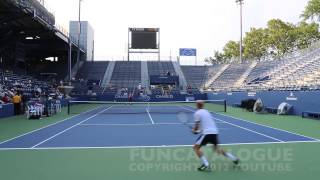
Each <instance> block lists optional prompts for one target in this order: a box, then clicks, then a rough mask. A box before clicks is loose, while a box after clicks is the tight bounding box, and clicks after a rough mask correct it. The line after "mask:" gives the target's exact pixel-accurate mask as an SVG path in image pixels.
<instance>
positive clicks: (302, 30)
mask: <svg viewBox="0 0 320 180" xmlns="http://www.w3.org/2000/svg"><path fill="white" fill-rule="evenodd" d="M319 38H320V34H319V25H318V24H316V23H311V24H308V23H306V22H301V23H300V24H299V25H298V26H297V27H296V46H297V48H298V49H304V48H307V47H309V46H310V45H311V43H312V42H314V41H316V40H319Z"/></svg>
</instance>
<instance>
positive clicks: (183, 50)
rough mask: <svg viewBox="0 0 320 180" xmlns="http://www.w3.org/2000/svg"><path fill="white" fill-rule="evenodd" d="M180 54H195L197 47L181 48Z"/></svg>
mask: <svg viewBox="0 0 320 180" xmlns="http://www.w3.org/2000/svg"><path fill="white" fill-rule="evenodd" d="M180 56H197V49H194V48H181V49H180Z"/></svg>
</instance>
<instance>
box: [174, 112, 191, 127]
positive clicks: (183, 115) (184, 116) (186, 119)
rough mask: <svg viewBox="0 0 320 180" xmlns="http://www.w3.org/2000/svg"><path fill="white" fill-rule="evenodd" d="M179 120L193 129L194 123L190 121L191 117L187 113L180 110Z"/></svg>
mask: <svg viewBox="0 0 320 180" xmlns="http://www.w3.org/2000/svg"><path fill="white" fill-rule="evenodd" d="M177 117H178V120H179V121H180V122H181V124H183V125H185V126H186V127H188V128H190V129H193V127H192V125H191V124H190V122H189V117H188V115H187V114H186V113H183V112H180V113H178V115H177Z"/></svg>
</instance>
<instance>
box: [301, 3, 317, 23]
mask: <svg viewBox="0 0 320 180" xmlns="http://www.w3.org/2000/svg"><path fill="white" fill-rule="evenodd" d="M301 17H302V18H303V19H304V20H314V19H317V21H320V0H310V1H309V2H308V5H307V6H306V7H305V10H304V11H303V13H302V14H301Z"/></svg>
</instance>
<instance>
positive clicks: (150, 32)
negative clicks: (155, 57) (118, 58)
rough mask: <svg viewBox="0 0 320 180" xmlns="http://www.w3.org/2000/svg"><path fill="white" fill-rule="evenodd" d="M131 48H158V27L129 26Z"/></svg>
mask: <svg viewBox="0 0 320 180" xmlns="http://www.w3.org/2000/svg"><path fill="white" fill-rule="evenodd" d="M129 31H130V32H131V49H158V47H157V33H158V32H159V28H129Z"/></svg>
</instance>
